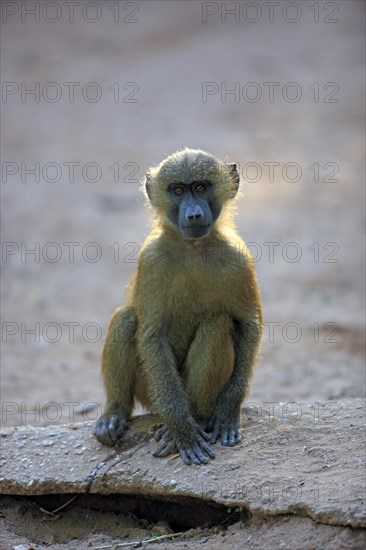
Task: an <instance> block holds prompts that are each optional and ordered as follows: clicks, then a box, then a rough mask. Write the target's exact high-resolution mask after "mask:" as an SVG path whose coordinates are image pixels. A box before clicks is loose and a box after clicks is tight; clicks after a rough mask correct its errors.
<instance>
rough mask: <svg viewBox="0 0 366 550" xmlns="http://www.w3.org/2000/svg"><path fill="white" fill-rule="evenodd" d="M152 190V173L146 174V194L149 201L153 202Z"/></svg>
mask: <svg viewBox="0 0 366 550" xmlns="http://www.w3.org/2000/svg"><path fill="white" fill-rule="evenodd" d="M151 188H152V177H151V174H150V172H146V176H145V190H146V194H147V196H148V197H149V201H150V202H151Z"/></svg>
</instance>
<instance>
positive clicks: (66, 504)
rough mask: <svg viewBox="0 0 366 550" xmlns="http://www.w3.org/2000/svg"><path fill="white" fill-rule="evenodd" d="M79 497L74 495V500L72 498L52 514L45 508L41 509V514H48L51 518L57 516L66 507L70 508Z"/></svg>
mask: <svg viewBox="0 0 366 550" xmlns="http://www.w3.org/2000/svg"><path fill="white" fill-rule="evenodd" d="M78 496H79V495H74V496H73V497H72V498H70V500H68V501H67V502H65V504H63V505H62V506H59V507H58V508H56V510H53V511H52V512H51V511H50V510H45V509H44V508H41V507H40V508H39V509H40V510H41V512H44V513H45V514H48V515H49V516H55V515H56V514H57V513H58V512H60V511H61V510H63V509H64V508H66V506H68V505H69V504H71V502H72V501H73V500H75V499H76V498H78Z"/></svg>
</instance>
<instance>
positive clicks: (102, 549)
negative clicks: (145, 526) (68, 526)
mask: <svg viewBox="0 0 366 550" xmlns="http://www.w3.org/2000/svg"><path fill="white" fill-rule="evenodd" d="M183 534H184V533H183V531H182V532H181V533H171V534H169V535H160V536H159V537H154V538H152V539H145V540H135V541H131V542H120V543H117V544H112V546H111V545H107V546H94V547H93V548H92V550H118V548H122V547H123V546H133V545H134V544H139V545H140V544H149V543H150V542H155V541H157V540H162V539H172V538H174V537H180V535H183Z"/></svg>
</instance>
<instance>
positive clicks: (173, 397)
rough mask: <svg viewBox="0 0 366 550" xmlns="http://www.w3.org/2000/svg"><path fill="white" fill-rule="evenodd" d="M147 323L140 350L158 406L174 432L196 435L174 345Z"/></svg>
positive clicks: (185, 436) (155, 408) (141, 335)
mask: <svg viewBox="0 0 366 550" xmlns="http://www.w3.org/2000/svg"><path fill="white" fill-rule="evenodd" d="M149 325H150V327H148V326H146V325H145V327H144V325H143V326H142V327H141V331H140V332H139V336H138V351H139V356H140V358H141V359H142V362H143V365H144V370H145V372H146V377H147V380H148V386H149V392H150V398H151V401H152V403H153V407H154V410H156V412H157V413H158V414H159V415H160V416H161V418H162V420H163V422H164V423H165V424H166V425H167V426H168V427H169V429H170V431H171V433H172V435H173V436H179V438H180V439H182V438H183V439H186V438H187V439H190V438H191V437H192V430H193V428H192V426H193V419H192V417H191V414H190V411H189V406H188V401H187V397H186V395H185V392H184V388H183V384H182V380H181V378H180V376H179V373H178V370H177V365H176V361H175V358H174V355H173V352H172V349H171V347H170V345H169V342H168V341H167V339H166V337H165V336H163V335H159V334H157V333H156V331H154V330H152V329H151V326H154V325H151V324H150V323H149Z"/></svg>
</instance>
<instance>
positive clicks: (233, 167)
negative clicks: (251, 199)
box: [226, 162, 240, 198]
mask: <svg viewBox="0 0 366 550" xmlns="http://www.w3.org/2000/svg"><path fill="white" fill-rule="evenodd" d="M226 166H227V168H228V169H229V172H230V174H231V181H232V182H233V187H232V190H231V191H232V198H234V197H235V195H236V194H237V192H238V189H239V181H240V177H239V172H238V171H237V169H236V163H235V162H233V163H232V164H227V165H226Z"/></svg>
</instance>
